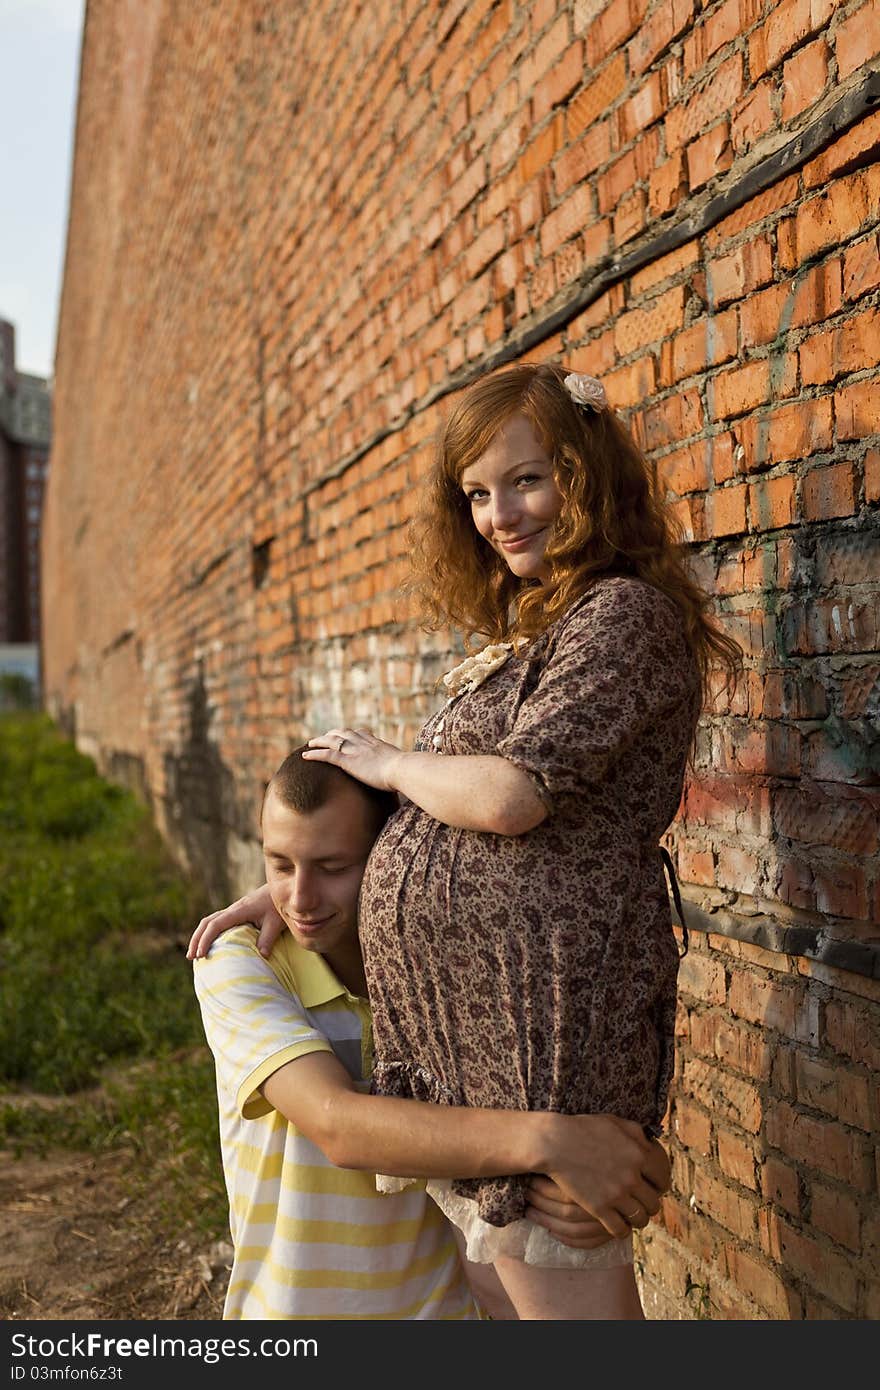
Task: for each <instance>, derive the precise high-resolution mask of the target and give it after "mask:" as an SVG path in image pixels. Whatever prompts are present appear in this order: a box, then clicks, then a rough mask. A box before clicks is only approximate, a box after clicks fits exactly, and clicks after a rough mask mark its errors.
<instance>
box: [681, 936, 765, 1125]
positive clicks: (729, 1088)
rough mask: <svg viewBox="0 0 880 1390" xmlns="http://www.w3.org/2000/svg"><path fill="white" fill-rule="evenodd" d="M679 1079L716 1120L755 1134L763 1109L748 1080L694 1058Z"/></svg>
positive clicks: (687, 1061) (685, 1066)
mask: <svg viewBox="0 0 880 1390" xmlns="http://www.w3.org/2000/svg"><path fill="white" fill-rule="evenodd" d="M685 959H687V957H685ZM682 1079H683V1083H684V1086H685V1087H686V1089H687V1091H688V1093H689V1094H691V1095H692V1096H693V1098H694V1100H695V1101H696V1102H697V1103H698V1104H700V1105H702V1106H704V1107H705V1108H706V1109H707V1110H709V1111H711V1112H712V1113H713V1114H714V1115H716V1116H717V1117H718V1119H719V1120H727V1121H729V1122H730V1123H731V1124H735V1125H739V1127H740V1128H741V1129H744V1130H747V1131H748V1133H749V1134H757V1133H758V1131H759V1130H760V1128H761V1121H762V1118H763V1108H762V1104H761V1096H760V1093H759V1091H758V1090H757V1088H756V1087H755V1086H753V1085H752V1084H751V1083H750V1082H748V1081H744V1080H742V1079H741V1078H740V1077H736V1076H730V1075H728V1074H727V1073H726V1072H724V1071H723V1070H722V1069H721V1068H719V1067H715V1066H711V1065H709V1064H708V1063H706V1062H703V1061H699V1060H696V1059H693V1060H686V1061H685V1063H684V1070H683V1078H682Z"/></svg>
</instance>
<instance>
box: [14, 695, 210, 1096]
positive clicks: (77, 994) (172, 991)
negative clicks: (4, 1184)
mask: <svg viewBox="0 0 880 1390" xmlns="http://www.w3.org/2000/svg"><path fill="white" fill-rule="evenodd" d="M0 827H2V832H3V833H2V834H0V1082H4V1081H5V1082H6V1083H7V1084H12V1085H14V1086H30V1087H36V1088H38V1089H40V1090H43V1091H50V1092H56V1093H68V1092H71V1091H75V1090H78V1089H80V1088H81V1087H83V1086H88V1085H91V1084H93V1083H94V1082H95V1081H96V1080H97V1079H98V1077H99V1076H100V1074H101V1070H102V1068H104V1067H105V1066H106V1065H107V1064H108V1063H109V1062H114V1061H119V1060H120V1059H123V1058H148V1057H155V1056H157V1055H159V1053H160V1052H161V1051H162V1050H163V1049H167V1048H178V1047H182V1046H187V1045H194V1044H196V1043H201V1042H202V1041H203V1035H202V1028H201V1020H200V1018H199V1012H198V1006H197V1004H196V1001H195V995H194V992H193V988H192V973H191V966H190V965H189V963H188V962H187V961H186V959H185V956H184V954H183V951H182V949H181V941H182V940H183V939H185V937H186V936H187V935H188V932H189V927H190V924H191V923H192V922H193V921H194V920H195V918H196V916H197V915H198V914H197V912H196V900H195V896H194V892H193V888H192V886H191V885H190V884H188V883H187V882H186V880H185V879H184V878H183V876H182V874H181V873H180V871H179V870H178V869H177V868H176V867H175V866H174V865H173V863H172V862H171V860H170V857H169V855H168V853H167V851H166V849H165V847H164V846H163V844H162V842H161V840H160V839H159V836H158V834H157V832H156V831H155V829H154V827H153V826H152V824H151V822H150V820H149V815H148V812H147V810H146V808H145V807H143V806H141V805H140V804H139V803H138V802H137V801H136V800H135V799H134V798H133V797H132V796H131V795H129V793H127V792H124V791H122V790H121V789H120V788H118V787H115V786H111V785H110V784H109V783H107V782H105V781H104V780H103V779H102V778H100V777H99V776H98V774H97V772H96V771H95V766H94V763H93V762H92V760H91V759H90V758H87V757H84V756H83V755H82V754H80V753H78V752H77V750H76V749H75V748H74V747H73V746H72V744H70V743H68V742H66V741H65V740H64V739H63V738H62V737H61V735H60V734H59V733H58V731H57V730H56V729H55V728H54V727H53V725H52V724H51V722H50V721H49V720H48V719H46V718H45V716H42V715H30V716H27V715H6V716H2V717H0Z"/></svg>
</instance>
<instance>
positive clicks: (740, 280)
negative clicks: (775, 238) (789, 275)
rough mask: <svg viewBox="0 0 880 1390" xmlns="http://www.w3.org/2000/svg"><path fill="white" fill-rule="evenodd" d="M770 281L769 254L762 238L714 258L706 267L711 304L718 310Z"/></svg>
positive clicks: (770, 260)
mask: <svg viewBox="0 0 880 1390" xmlns="http://www.w3.org/2000/svg"><path fill="white" fill-rule="evenodd" d="M772 279H773V251H772V248H771V246H770V243H769V241H768V239H767V237H766V236H759V237H756V238H754V239H753V240H749V241H746V242H744V243H743V244H742V246H739V247H737V249H736V250H735V251H732V252H730V254H729V255H726V256H716V257H714V258H713V259H712V260H710V261H709V263H708V264H707V266H706V284H707V288H708V291H709V297H710V300H711V302H712V303H713V304H714V305H715V306H716V307H718V308H721V307H722V306H723V305H725V304H729V303H730V302H731V301H732V300H734V299H741V298H742V297H743V295H746V294H751V293H752V291H753V290H756V289H758V288H760V286H762V285H766V284H769V282H770V281H771V280H772Z"/></svg>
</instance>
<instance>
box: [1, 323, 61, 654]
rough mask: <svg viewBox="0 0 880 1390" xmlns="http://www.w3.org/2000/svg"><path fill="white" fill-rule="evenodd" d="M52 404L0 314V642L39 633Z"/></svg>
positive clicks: (27, 639)
mask: <svg viewBox="0 0 880 1390" xmlns="http://www.w3.org/2000/svg"><path fill="white" fill-rule="evenodd" d="M51 435H52V408H51V395H50V391H49V384H48V382H47V381H46V380H44V378H43V377H39V376H32V375H31V374H30V373H28V372H19V371H17V370H16V367H15V329H14V328H13V326H12V324H11V323H6V322H5V321H4V320H3V319H0V643H29V644H36V643H38V642H39V639H40V518H41V514H42V509H43V490H44V487H45V482H46V472H47V469H48V466H49V445H50V441H51Z"/></svg>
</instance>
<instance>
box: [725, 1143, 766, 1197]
mask: <svg viewBox="0 0 880 1390" xmlns="http://www.w3.org/2000/svg"><path fill="white" fill-rule="evenodd" d="M718 1166H719V1168H720V1169H721V1171H722V1173H724V1174H725V1175H726V1176H727V1177H728V1178H732V1179H733V1181H734V1182H737V1183H739V1185H740V1186H741V1187H748V1188H750V1189H751V1191H752V1192H757V1190H758V1183H757V1177H756V1166H755V1150H754V1148H753V1146H752V1144H751V1143H750V1142H747V1141H746V1140H744V1139H741V1138H740V1136H739V1135H737V1134H734V1133H733V1131H732V1130H729V1129H719V1131H718Z"/></svg>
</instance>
